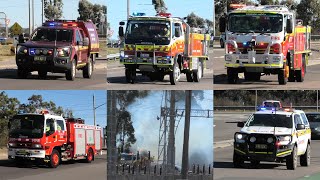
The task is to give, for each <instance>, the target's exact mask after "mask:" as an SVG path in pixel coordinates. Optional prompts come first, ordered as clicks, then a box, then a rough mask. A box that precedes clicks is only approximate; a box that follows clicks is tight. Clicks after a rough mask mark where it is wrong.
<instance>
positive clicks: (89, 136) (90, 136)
mask: <svg viewBox="0 0 320 180" xmlns="http://www.w3.org/2000/svg"><path fill="white" fill-rule="evenodd" d="M86 132H87V133H86V135H87V144H94V136H93V129H86Z"/></svg>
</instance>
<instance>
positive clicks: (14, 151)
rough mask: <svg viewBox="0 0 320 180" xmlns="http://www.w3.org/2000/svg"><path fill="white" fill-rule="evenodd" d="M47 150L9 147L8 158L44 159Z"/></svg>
mask: <svg viewBox="0 0 320 180" xmlns="http://www.w3.org/2000/svg"><path fill="white" fill-rule="evenodd" d="M45 156H46V152H45V150H43V149H18V148H9V149H8V158H9V159H15V158H17V157H18V158H25V159H33V158H37V159H44V158H45Z"/></svg>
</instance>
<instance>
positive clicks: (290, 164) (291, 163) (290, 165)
mask: <svg viewBox="0 0 320 180" xmlns="http://www.w3.org/2000/svg"><path fill="white" fill-rule="evenodd" d="M297 161H298V157H297V149H296V146H293V149H292V152H291V154H290V156H288V157H287V159H286V165H287V169H290V170H295V169H296V168H297V164H298V163H297Z"/></svg>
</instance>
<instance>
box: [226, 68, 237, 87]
mask: <svg viewBox="0 0 320 180" xmlns="http://www.w3.org/2000/svg"><path fill="white" fill-rule="evenodd" d="M227 76H228V83H229V84H236V83H237V82H238V80H239V77H238V71H237V70H236V69H233V68H228V69H227Z"/></svg>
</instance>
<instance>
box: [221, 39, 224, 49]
mask: <svg viewBox="0 0 320 180" xmlns="http://www.w3.org/2000/svg"><path fill="white" fill-rule="evenodd" d="M220 47H221V48H224V42H223V40H222V39H220Z"/></svg>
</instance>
